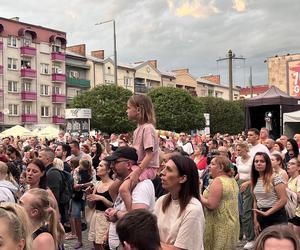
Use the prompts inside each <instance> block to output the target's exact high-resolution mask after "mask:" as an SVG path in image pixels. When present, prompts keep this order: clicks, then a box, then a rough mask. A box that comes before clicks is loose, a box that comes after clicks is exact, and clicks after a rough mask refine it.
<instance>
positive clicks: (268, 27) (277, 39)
mask: <svg viewBox="0 0 300 250" xmlns="http://www.w3.org/2000/svg"><path fill="white" fill-rule="evenodd" d="M0 3H1V4H0V6H1V7H0V16H2V17H5V18H10V17H14V16H18V17H20V20H21V21H22V22H28V23H32V24H37V25H41V26H45V27H49V28H53V29H58V30H62V31H65V32H67V40H68V45H74V44H79V43H85V44H86V45H87V50H88V51H91V50H97V49H104V50H105V54H106V56H112V55H113V31H112V30H113V29H112V24H111V23H107V24H103V25H100V26H95V25H94V24H95V23H96V22H99V21H105V20H109V19H115V20H116V30H117V50H118V60H119V61H122V62H129V63H132V62H136V61H142V60H150V59H157V60H158V66H159V69H161V70H164V71H169V70H172V69H178V68H189V69H190V72H191V73H192V74H193V75H194V76H197V77H198V76H203V75H207V74H221V79H222V82H224V84H226V82H227V73H226V72H227V62H226V61H222V62H219V63H217V62H216V60H217V59H218V58H221V57H225V56H226V53H227V51H228V50H229V49H232V50H233V52H234V53H235V55H236V56H242V57H244V58H245V59H246V60H245V61H244V60H236V62H235V63H234V79H235V82H236V83H237V85H240V86H244V84H246V85H247V84H248V78H249V67H250V66H252V68H253V82H254V84H266V83H267V65H266V64H265V63H264V60H265V59H266V58H268V57H271V56H274V55H276V54H278V55H281V54H286V53H299V52H300V28H299V27H300V26H299V23H300V19H299V15H300V1H299V0H48V1H45V0H26V1H24V0H15V1H11V0H1V1H0Z"/></svg>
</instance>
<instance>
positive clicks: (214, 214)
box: [200, 156, 240, 250]
mask: <svg viewBox="0 0 300 250" xmlns="http://www.w3.org/2000/svg"><path fill="white" fill-rule="evenodd" d="M209 170H210V175H211V177H212V178H213V181H212V182H211V184H210V185H209V186H208V187H207V189H206V190H205V191H204V193H203V195H200V200H201V202H202V205H203V206H204V207H205V210H204V212H205V232H204V248H205V250H221V249H234V247H235V245H236V243H237V242H238V237H239V228H240V226H239V210H238V193H239V188H238V185H237V183H236V181H235V179H234V178H232V171H231V168H230V161H229V159H228V158H227V157H225V156H216V157H215V158H213V159H212V160H211V164H210V169H209Z"/></svg>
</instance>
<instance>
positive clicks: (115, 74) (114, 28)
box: [95, 19, 118, 85]
mask: <svg viewBox="0 0 300 250" xmlns="http://www.w3.org/2000/svg"><path fill="white" fill-rule="evenodd" d="M109 22H112V23H113V31H114V61H115V62H114V64H115V70H114V80H115V84H116V85H118V63H117V38H116V22H115V20H114V19H111V20H108V21H104V22H99V23H96V24H95V25H101V24H104V23H109Z"/></svg>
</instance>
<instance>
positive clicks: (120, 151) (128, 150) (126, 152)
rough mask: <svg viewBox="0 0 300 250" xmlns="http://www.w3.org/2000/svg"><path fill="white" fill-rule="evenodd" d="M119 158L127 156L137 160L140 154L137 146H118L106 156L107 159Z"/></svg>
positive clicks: (129, 158) (126, 157)
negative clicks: (136, 148)
mask: <svg viewBox="0 0 300 250" xmlns="http://www.w3.org/2000/svg"><path fill="white" fill-rule="evenodd" d="M119 158H125V159H128V160H132V161H135V162H137V160H138V155H137V153H136V150H135V148H132V147H118V148H117V149H116V150H115V151H114V152H113V153H112V154H111V155H110V156H107V157H105V160H106V161H115V160H117V159H119Z"/></svg>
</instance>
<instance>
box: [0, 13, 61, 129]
mask: <svg viewBox="0 0 300 250" xmlns="http://www.w3.org/2000/svg"><path fill="white" fill-rule="evenodd" d="M65 48H66V33H65V32H62V31H57V30H53V29H48V28H44V27H41V26H35V25H32V24H27V23H23V22H19V21H18V20H11V19H6V18H0V60H1V61H0V65H1V66H0V89H1V91H0V96H1V97H0V98H1V100H0V111H1V113H0V127H1V130H3V129H5V128H8V127H11V126H13V125H16V124H19V125H24V126H25V127H27V128H29V129H34V128H36V127H38V126H39V127H40V128H41V127H46V126H49V125H54V126H56V127H59V126H60V125H63V124H64V110H65V107H66V95H65V93H66V84H65V80H66V76H65Z"/></svg>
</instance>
